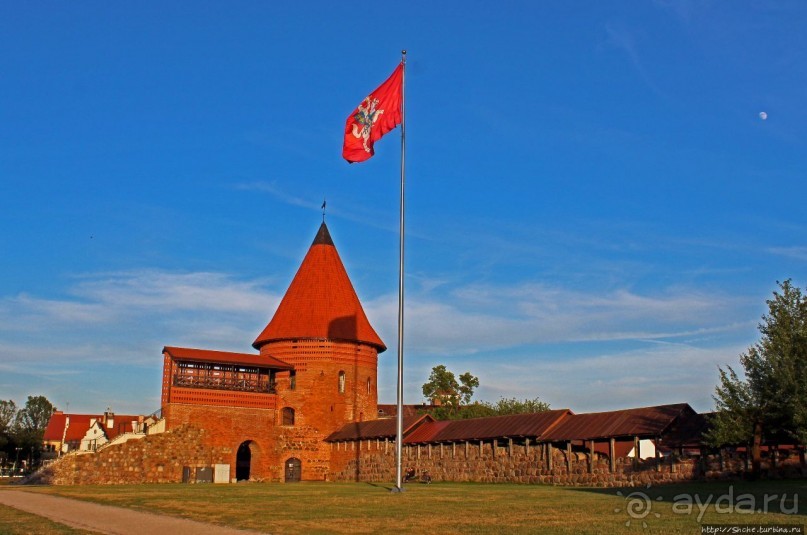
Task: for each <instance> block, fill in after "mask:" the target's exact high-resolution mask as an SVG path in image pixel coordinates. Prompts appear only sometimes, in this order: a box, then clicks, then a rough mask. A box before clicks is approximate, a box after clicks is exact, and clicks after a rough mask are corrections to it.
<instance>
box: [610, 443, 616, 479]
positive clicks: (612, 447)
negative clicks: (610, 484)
mask: <svg viewBox="0 0 807 535" xmlns="http://www.w3.org/2000/svg"><path fill="white" fill-rule="evenodd" d="M608 458H609V459H610V460H609V462H608V468H609V470H610V471H611V473H612V474H613V473H614V472H616V439H614V438H613V437H611V439H610V440H609V441H608Z"/></svg>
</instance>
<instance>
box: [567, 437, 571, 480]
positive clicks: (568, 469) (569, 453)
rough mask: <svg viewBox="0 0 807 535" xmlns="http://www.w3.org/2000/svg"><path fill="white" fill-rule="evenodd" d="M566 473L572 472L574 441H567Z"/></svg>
mask: <svg viewBox="0 0 807 535" xmlns="http://www.w3.org/2000/svg"><path fill="white" fill-rule="evenodd" d="M566 473H568V474H571V473H572V443H571V441H569V442H567V443H566Z"/></svg>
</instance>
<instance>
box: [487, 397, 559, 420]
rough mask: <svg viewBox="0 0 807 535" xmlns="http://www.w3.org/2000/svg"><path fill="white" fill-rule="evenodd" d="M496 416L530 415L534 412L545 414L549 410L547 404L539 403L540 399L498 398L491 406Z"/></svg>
mask: <svg viewBox="0 0 807 535" xmlns="http://www.w3.org/2000/svg"><path fill="white" fill-rule="evenodd" d="M493 409H494V410H495V412H496V416H507V415H508V414H532V413H535V412H546V411H548V410H549V403H546V402H545V401H541V400H540V398H534V399H524V400H520V399H516V398H499V401H497V402H496V403H495V404H494V405H493Z"/></svg>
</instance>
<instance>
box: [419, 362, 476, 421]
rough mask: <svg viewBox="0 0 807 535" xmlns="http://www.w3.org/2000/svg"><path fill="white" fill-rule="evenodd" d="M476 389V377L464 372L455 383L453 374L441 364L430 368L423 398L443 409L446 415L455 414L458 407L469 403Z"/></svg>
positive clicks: (455, 379)
mask: <svg viewBox="0 0 807 535" xmlns="http://www.w3.org/2000/svg"><path fill="white" fill-rule="evenodd" d="M477 387H479V378H478V377H474V376H473V375H471V373H470V372H465V373H463V374H462V375H460V378H459V381H457V378H456V377H455V376H454V372H451V371H449V370H447V369H446V367H445V366H444V365H442V364H441V365H439V366H435V367H434V368H432V372H431V375H429V380H428V381H427V382H426V383H424V385H423V396H424V397H425V398H426V399H429V400H431V401H432V403H433V404H435V405H439V406H441V407H445V408H446V409H445V411H447V413H448V414H456V413H457V411H458V410H459V408H460V406H462V405H467V404H468V403H470V401H471V398H472V397H473V395H474V390H475V389H476V388H477Z"/></svg>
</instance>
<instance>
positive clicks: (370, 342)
mask: <svg viewBox="0 0 807 535" xmlns="http://www.w3.org/2000/svg"><path fill="white" fill-rule="evenodd" d="M252 345H253V347H255V349H258V350H259V351H260V354H261V355H262V356H264V357H270V358H272V359H278V360H280V361H283V362H285V363H288V364H290V365H292V366H293V367H294V370H291V371H283V372H279V373H278V374H277V393H278V396H279V398H280V400H281V401H280V403H279V404H278V410H279V421H278V424H279V425H280V427H281V428H286V430H287V432H286V433H282V432H281V435H283V436H279V437H278V438H279V441H278V447H279V448H280V449H281V450H283V451H291V450H294V449H297V448H298V447H299V448H301V449H302V450H304V451H311V450H313V449H317V450H322V451H320V452H319V454H316V455H313V454H309V455H308V456H309V457H310V458H309V459H308V469H304V470H303V475H304V476H306V475H308V476H309V477H304V479H309V478H310V476H312V475H313V474H312V469H313V472H314V474H316V473H322V474H326V473H327V466H326V465H327V450H326V449H323V448H324V447H325V446H324V444H323V443H322V439H323V438H324V437H326V436H328V435H329V434H330V433H332V432H334V431H336V430H337V429H340V428H341V427H342V426H344V425H345V424H346V423H349V422H358V421H362V420H372V419H375V418H376V417H377V415H378V390H377V377H378V354H379V353H381V352H383V351H385V350H386V346H385V345H384V342H382V341H381V338H379V336H378V334H377V333H376V332H375V330H374V329H373V327H372V326H371V325H370V322H369V321H368V319H367V316H366V315H365V313H364V310H363V309H362V306H361V303H360V302H359V298H358V296H357V295H356V291H355V290H354V288H353V285H352V284H351V282H350V278H349V277H348V275H347V272H346V271H345V267H344V265H343V264H342V260H341V259H340V258H339V253H338V252H337V251H336V247H334V244H333V240H332V239H331V236H330V233H329V232H328V227H327V226H326V225H325V223H322V225H321V226H320V228H319V231H318V232H317V235H316V237H315V238H314V242H313V243H312V244H311V248H310V249H309V250H308V253H307V254H306V256H305V258H304V259H303V262H302V264H301V265H300V268H299V270H298V271H297V274H296V275H295V276H294V279H293V280H292V282H291V284H290V285H289V288H288V290H287V291H286V294H285V295H284V297H283V299H282V300H281V302H280V305H279V306H278V308H277V311H276V312H275V315H274V316H273V317H272V319H271V321H270V322H269V324H268V325H267V326H266V328H265V329H264V330H263V331H262V332H261V334H260V335H259V336H258V337H257V338H256V339H255V342H254V343H253V344H252ZM281 405H282V407H281ZM300 441H303V442H306V445H305V446H302V444H300ZM315 443H316V444H317V445H316V447H315ZM312 453H313V452H312ZM304 461H305V459H304ZM312 464H313V465H314V466H312ZM313 478H316V476H315V475H314V477H313Z"/></svg>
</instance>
